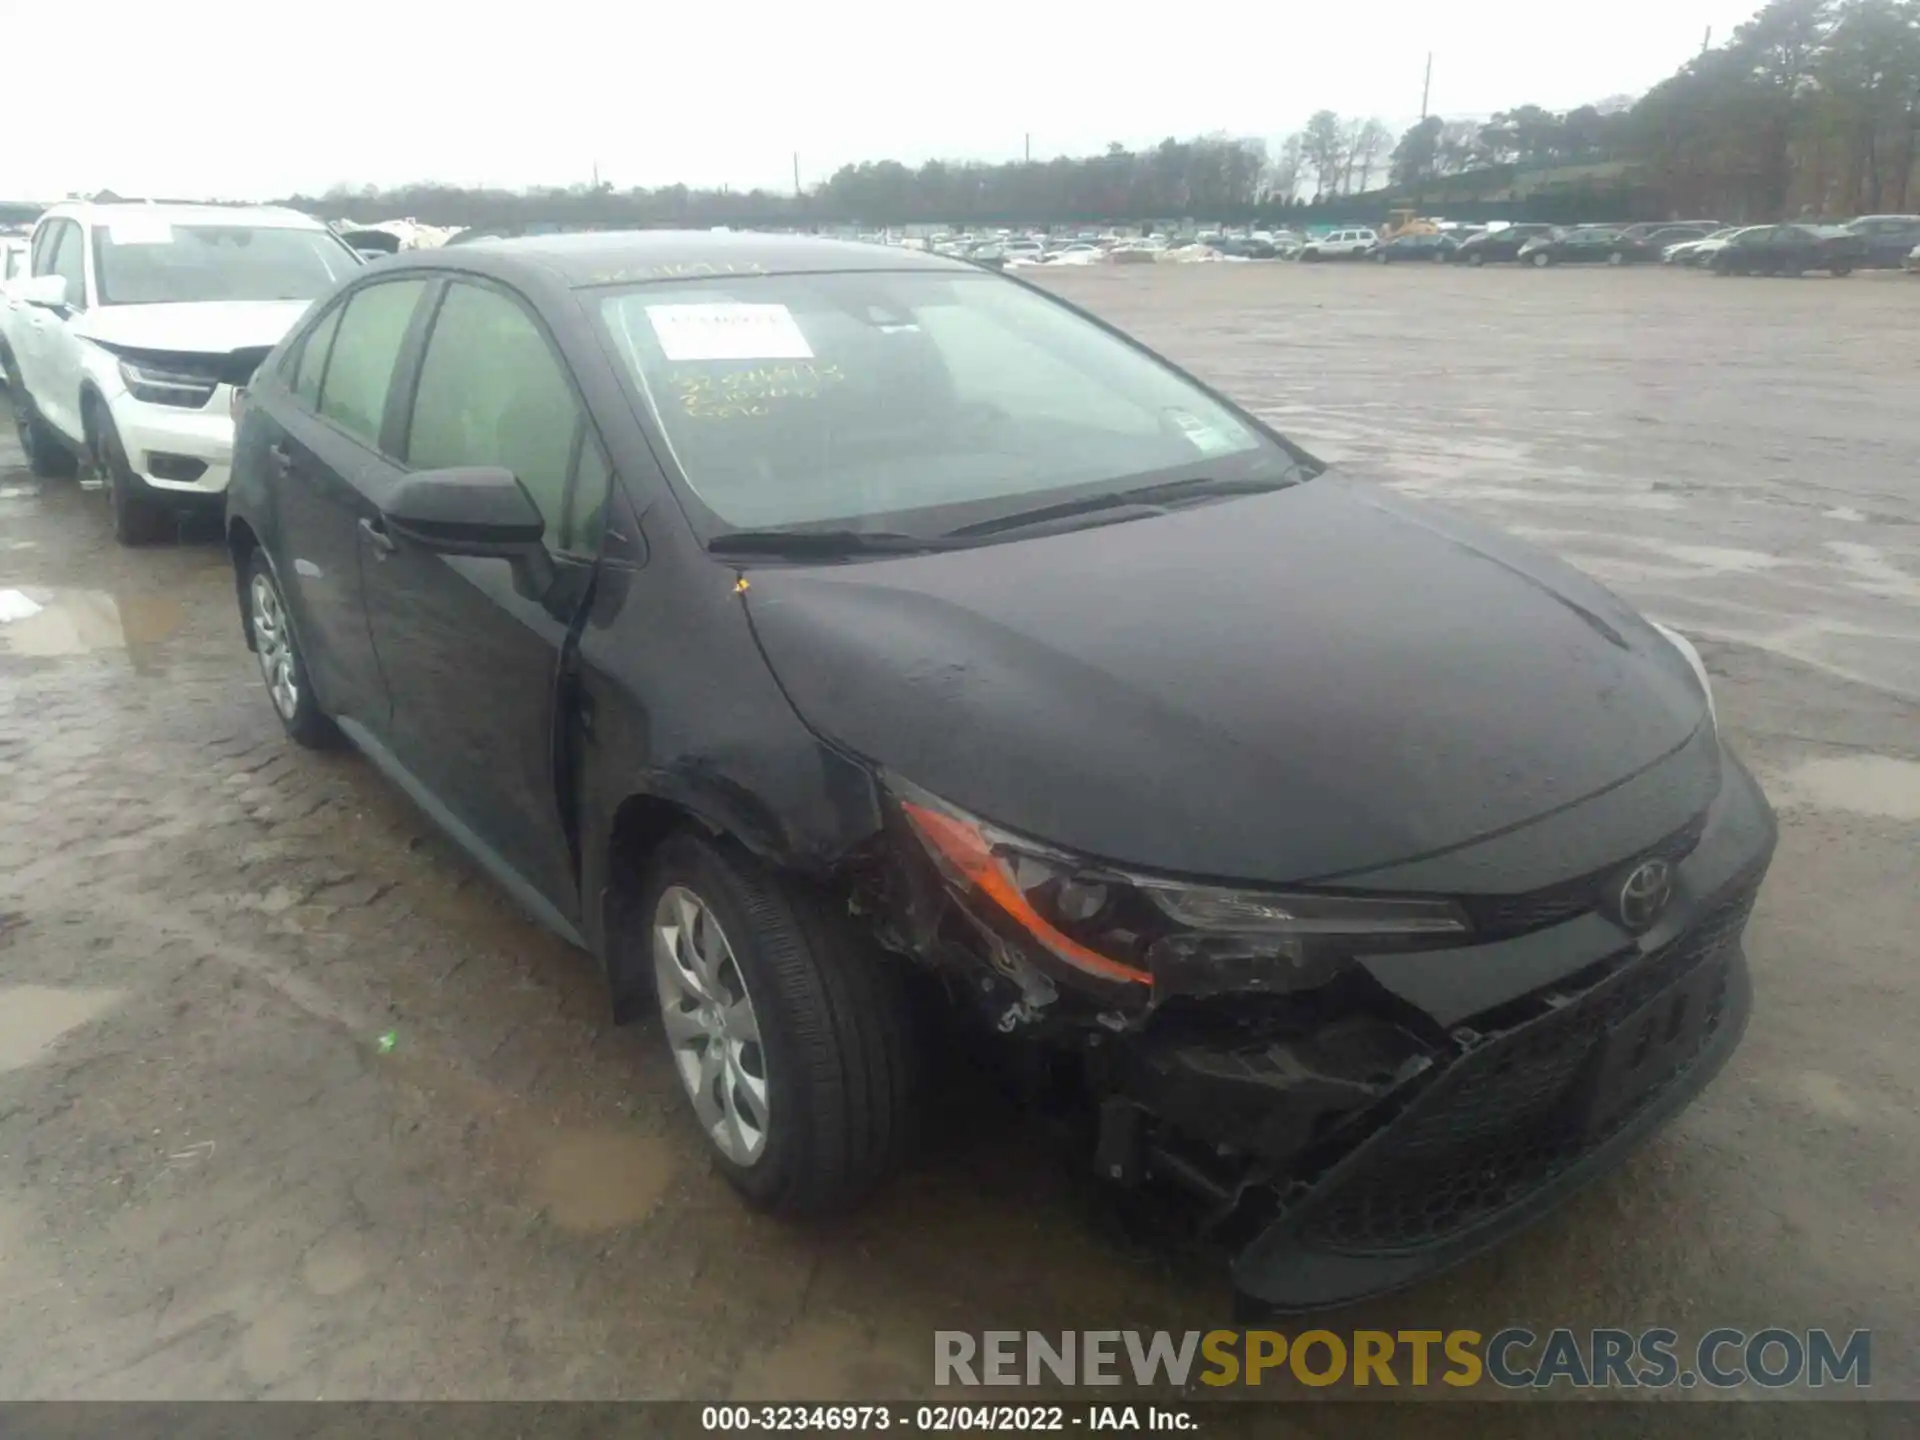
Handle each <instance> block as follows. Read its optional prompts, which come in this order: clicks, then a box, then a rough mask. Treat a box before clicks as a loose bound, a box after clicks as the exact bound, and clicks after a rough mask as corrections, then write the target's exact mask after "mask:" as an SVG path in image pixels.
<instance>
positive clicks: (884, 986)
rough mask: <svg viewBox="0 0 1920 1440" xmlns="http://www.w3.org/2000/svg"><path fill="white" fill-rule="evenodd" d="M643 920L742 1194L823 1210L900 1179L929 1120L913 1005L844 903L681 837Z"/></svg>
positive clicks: (686, 1080)
mask: <svg viewBox="0 0 1920 1440" xmlns="http://www.w3.org/2000/svg"><path fill="white" fill-rule="evenodd" d="M640 914H641V916H643V917H644V918H645V923H646V925H647V927H648V941H649V944H650V946H651V950H652V967H653V976H654V990H655V993H656V994H657V996H658V998H659V1001H660V1017H661V1028H662V1029H663V1030H664V1031H665V1033H666V1039H667V1045H668V1052H669V1054H670V1056H671V1057H672V1060H673V1067H674V1070H675V1072H676V1073H677V1074H678V1075H679V1077H680V1083H681V1087H682V1088H683V1089H684V1090H685V1091H686V1094H687V1099H688V1100H689V1102H690V1103H691V1104H692V1106H693V1112H694V1116H695V1118H696V1119H697V1120H698V1122H699V1125H700V1129H701V1131H702V1133H703V1134H704V1135H705V1136H706V1139H707V1144H708V1146H709V1147H710V1149H711V1151H712V1154H713V1160H714V1163H715V1165H716V1166H717V1167H718V1168H719V1169H720V1171H721V1173H722V1174H723V1175H725V1176H726V1178H727V1180H728V1181H729V1182H730V1183H731V1184H732V1185H733V1186H734V1188H735V1189H737V1190H739V1191H740V1193H741V1194H742V1195H744V1196H745V1197H746V1198H747V1199H748V1200H749V1201H751V1202H752V1203H754V1204H755V1205H757V1206H760V1207H762V1208H764V1209H768V1210H773V1211H778V1212H783V1213H788V1214H813V1213H818V1212H822V1211H826V1210H832V1209H836V1208H839V1207H842V1206H845V1205H846V1204H848V1203H850V1202H852V1201H854V1200H857V1199H859V1198H860V1197H861V1196H862V1195H864V1194H865V1193H866V1192H867V1191H868V1190H869V1189H871V1188H872V1187H873V1186H874V1185H876V1184H877V1183H879V1182H880V1181H881V1180H882V1179H884V1178H885V1177H886V1176H887V1175H888V1174H889V1173H890V1172H891V1171H892V1170H893V1169H894V1168H895V1166H896V1165H897V1163H898V1161H899V1159H900V1157H901V1156H902V1154H903V1153H904V1151H905V1149H906V1146H907V1142H908V1139H909V1135H910V1132H911V1128H912V1120H913V1117H914V1094H913V1086H912V1083H911V1073H912V1072H911V1067H910V1056H911V1053H912V1051H911V1047H910V1045H909V1043H908V1007H907V1003H906V997H905V994H904V992H903V989H902V986H901V984H900V980H901V976H900V974H899V972H898V969H897V967H895V966H893V965H890V964H889V963H888V962H887V961H886V960H884V959H883V958H882V957H881V956H880V955H879V954H878V953H877V952H876V951H875V950H874V948H873V946H872V944H871V943H870V942H869V941H868V940H867V939H866V937H865V936H864V935H862V934H860V933H859V932H858V931H856V930H855V929H854V928H853V927H852V925H851V924H850V923H849V922H848V921H847V919H846V916H845V913H844V907H836V906H834V905H832V904H830V903H828V901H827V899H826V897H825V896H824V895H822V894H820V893H819V892H817V891H814V890H812V889H810V888H809V887H806V886H804V885H801V884H799V883H797V882H794V881H791V880H788V879H787V878H786V877H784V876H781V875H777V874H775V873H773V872H771V871H769V870H767V869H765V868H764V867H762V866H761V865H759V864H758V863H757V862H755V861H754V860H752V859H751V858H750V857H749V856H747V855H746V854H744V853H743V852H741V851H738V850H736V849H734V848H732V847H730V846H723V845H722V844H720V843H716V842H712V841H708V840H705V839H700V838H696V837H694V836H692V835H681V836H677V837H675V838H673V839H671V840H668V841H667V842H666V843H665V844H664V845H662V846H661V848H660V850H659V852H658V853H657V855H656V856H655V859H654V863H653V865H652V867H651V871H650V874H649V876H648V879H647V883H646V887H645V891H644V894H643V898H642V905H641V909H640Z"/></svg>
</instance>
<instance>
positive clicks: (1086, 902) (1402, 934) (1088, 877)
mask: <svg viewBox="0 0 1920 1440" xmlns="http://www.w3.org/2000/svg"><path fill="white" fill-rule="evenodd" d="M886 784H887V789H888V790H889V792H890V793H891V794H892V796H893V798H894V800H895V802H896V803H897V805H898V806H899V810H900V813H901V815H902V816H903V817H904V819H905V821H906V824H907V828H908V829H909V830H911V831H912V833H913V835H914V836H915V838H916V839H918V840H919V842H920V844H921V845H922V846H923V847H924V848H925V850H926V852H927V854H928V855H929V856H930V857H931V859H932V860H933V863H934V865H935V866H936V867H937V868H938V869H939V871H940V873H941V875H942V876H943V878H944V879H945V880H946V882H947V884H948V886H949V887H950V888H951V889H952V890H953V891H954V893H955V895H956V896H957V897H958V898H959V899H960V900H961V901H962V903H963V904H964V905H965V906H966V908H967V910H968V912H969V913H970V914H971V915H973V916H974V918H975V919H976V920H979V921H980V922H982V923H983V924H986V925H988V926H989V927H991V928H992V929H993V930H995V931H996V932H997V933H999V934H1000V935H1001V936H1002V937H1004V938H1009V939H1013V940H1015V941H1018V942H1021V943H1022V944H1023V948H1024V950H1025V952H1026V953H1027V955H1028V956H1030V957H1031V958H1032V959H1033V960H1035V961H1036V962H1037V963H1038V964H1039V965H1041V966H1042V967H1043V968H1045V969H1046V970H1047V971H1049V972H1050V973H1051V974H1053V975H1055V976H1057V977H1058V978H1060V979H1062V980H1065V981H1068V982H1070V983H1071V982H1075V981H1078V982H1083V983H1084V982H1092V984H1093V985H1094V987H1095V988H1097V989H1099V990H1101V991H1102V992H1103V993H1104V994H1108V995H1112V994H1114V993H1116V992H1118V993H1120V994H1122V995H1124V996H1126V997H1128V998H1132V999H1134V1000H1144V999H1146V998H1148V997H1149V996H1153V995H1156V994H1157V995H1165V994H1170V993H1187V994H1203V993H1208V992H1213V991H1227V990H1240V991H1246V990H1252V991H1268V992H1276V991H1279V992H1284V991H1295V990H1306V989H1313V988H1316V987H1318V986H1320V985H1323V984H1325V983H1326V982H1327V981H1329V980H1331V979H1332V978H1333V977H1334V976H1335V975H1336V974H1338V973H1339V972H1340V971H1341V970H1343V969H1345V968H1346V966H1347V965H1348V964H1349V963H1350V962H1351V961H1352V959H1353V958H1354V956H1356V955H1359V954H1367V953H1378V952H1381V951H1395V950H1410V949H1424V948H1432V947H1435V946H1444V945H1451V944H1458V943H1460V942H1461V940H1463V939H1464V938H1465V937H1466V935H1467V933H1468V925H1467V920H1466V917H1465V915H1464V914H1463V913H1462V912H1461V910H1460V909H1459V907H1458V906H1456V905H1454V904H1453V903H1452V902H1451V901H1448V900H1444V899H1434V898H1429V897H1421V896H1372V895H1354V894H1338V893H1334V892H1331V891H1327V892H1308V891H1281V890H1239V889H1233V888H1229V887H1223V886H1214V885H1196V884H1188V883H1186V882H1184V881H1180V880H1174V879H1168V878H1163V877H1157V876H1147V875H1139V874H1133V873H1129V872H1126V871H1121V870H1117V869H1114V868H1112V867H1109V866H1104V865H1101V864H1099V863H1098V862H1094V861H1087V860H1082V859H1080V858H1078V857H1076V856H1073V855H1069V854H1067V853H1066V852H1064V851H1061V850H1058V849H1055V848H1053V847H1051V846H1048V845H1045V844H1042V843H1040V842H1038V841H1034V840H1029V839H1027V838H1025V837H1024V836H1019V835H1015V834H1012V833H1010V832H1008V831H1005V830H1002V829H1000V828H998V827H997V826H994V825H990V824H988V823H987V822H986V821H983V820H980V819H978V818H977V817H975V816H973V815H969V814H968V813H967V812H966V811H964V810H961V809H960V808H959V807H957V806H955V805H951V804H949V803H948V802H946V801H944V800H941V799H940V798H938V797H937V796H934V795H930V794H928V793H927V792H926V791H924V790H921V789H919V788H918V787H916V786H914V785H912V784H910V783H908V782H906V781H904V780H901V779H899V778H898V777H894V776H889V777H888V778H887V781H886Z"/></svg>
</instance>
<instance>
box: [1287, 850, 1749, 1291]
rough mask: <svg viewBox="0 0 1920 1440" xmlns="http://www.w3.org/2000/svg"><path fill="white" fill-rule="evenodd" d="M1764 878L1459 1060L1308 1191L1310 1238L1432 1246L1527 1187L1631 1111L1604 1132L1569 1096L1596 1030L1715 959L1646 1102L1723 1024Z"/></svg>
mask: <svg viewBox="0 0 1920 1440" xmlns="http://www.w3.org/2000/svg"><path fill="white" fill-rule="evenodd" d="M1758 885H1759V882H1758V878H1757V877H1754V878H1749V879H1747V880H1744V881H1742V882H1740V883H1739V884H1737V885H1736V886H1734V887H1733V888H1731V889H1730V890H1729V891H1728V892H1727V894H1726V895H1725V896H1724V897H1723V898H1722V899H1720V900H1719V901H1718V902H1717V903H1716V904H1715V905H1714V906H1713V908H1712V909H1711V910H1709V911H1708V912H1707V913H1706V914H1705V915H1704V916H1703V917H1702V918H1701V920H1700V922H1699V923H1698V924H1697V925H1696V926H1695V927H1694V928H1693V929H1691V930H1689V931H1688V932H1687V933H1686V934H1684V935H1682V936H1680V937H1679V938H1678V939H1676V940H1674V941H1673V942H1672V943H1671V944H1669V945H1667V946H1665V947H1664V948H1663V949H1661V950H1658V951H1655V952H1654V953H1653V954H1651V955H1649V956H1646V957H1645V958H1644V959H1641V960H1639V961H1638V962H1636V963H1633V964H1630V965H1627V966H1625V967H1624V968H1622V969H1619V970H1616V971H1615V972H1613V973H1612V974H1611V975H1608V976H1607V977H1606V978H1604V979H1602V980H1600V981H1599V982H1598V983H1596V984H1593V985H1592V986H1590V987H1589V988H1587V989H1586V990H1584V991H1582V992H1580V993H1578V994H1576V995H1571V996H1548V997H1545V999H1544V1000H1543V1002H1542V1003H1543V1004H1545V1005H1546V1006H1547V1007H1548V1008H1547V1009H1546V1010H1545V1012H1544V1013H1542V1014H1540V1015H1538V1016H1537V1017H1536V1018H1535V1019H1533V1020H1531V1021H1529V1022H1526V1023H1524V1024H1522V1025H1520V1026H1519V1027H1517V1028H1516V1029H1514V1030H1512V1031H1510V1032H1508V1033H1507V1034H1505V1035H1503V1036H1501V1037H1499V1038H1497V1039H1495V1040H1493V1041H1490V1042H1488V1043H1486V1044H1484V1045H1483V1046H1481V1047H1480V1048H1479V1049H1477V1050H1474V1051H1471V1052H1470V1053H1469V1054H1467V1055H1466V1056H1465V1057H1464V1058H1462V1059H1461V1060H1459V1061H1458V1062H1456V1063H1455V1064H1454V1065H1453V1066H1452V1068H1451V1069H1449V1070H1447V1071H1446V1072H1445V1073H1444V1074H1442V1075H1441V1076H1440V1077H1439V1078H1438V1079H1436V1080H1435V1081H1434V1082H1433V1084H1432V1085H1431V1086H1430V1087H1429V1088H1428V1089H1427V1090H1426V1091H1425V1092H1424V1093H1423V1094H1421V1095H1420V1096H1419V1097H1418V1098H1417V1099H1415V1100H1414V1102H1413V1104H1412V1105H1411V1106H1410V1108H1409V1109H1408V1110H1407V1111H1406V1113H1405V1114H1403V1115H1401V1116H1400V1117H1399V1119H1398V1120H1396V1121H1394V1122H1392V1125H1391V1128H1390V1130H1389V1131H1388V1133H1387V1135H1386V1136H1385V1137H1384V1138H1383V1139H1382V1140H1381V1141H1380V1142H1379V1144H1378V1146H1377V1147H1376V1149H1375V1150H1374V1152H1373V1153H1372V1155H1370V1156H1369V1158H1368V1159H1367V1161H1366V1162H1365V1164H1364V1165H1363V1166H1362V1167H1361V1168H1360V1169H1359V1170H1358V1171H1356V1173H1355V1174H1354V1175H1352V1176H1350V1177H1348V1178H1347V1179H1345V1180H1343V1181H1340V1182H1337V1188H1336V1189H1334V1190H1333V1191H1332V1192H1331V1193H1330V1194H1327V1195H1324V1196H1316V1197H1314V1198H1313V1199H1312V1200H1311V1201H1310V1202H1309V1203H1310V1206H1311V1208H1310V1210H1309V1211H1308V1212H1307V1213H1306V1214H1305V1216H1304V1219H1303V1224H1302V1227H1301V1236H1302V1238H1303V1240H1305V1241H1306V1242H1307V1243H1309V1244H1311V1245H1314V1246H1318V1247H1320V1248H1324V1249H1330V1250H1340V1251H1345V1252H1348V1253H1361V1254H1364V1253H1369V1252H1390V1251H1400V1250H1408V1249H1418V1248H1421V1247H1423V1246H1426V1245H1431V1244H1434V1243H1436V1242H1438V1241H1441V1240H1444V1239H1446V1238H1447V1237H1448V1236H1450V1235H1453V1234H1455V1233H1458V1232H1460V1231H1463V1230H1466V1229H1469V1228H1471V1227H1472V1226H1474V1225H1476V1224H1478V1223H1479V1222H1480V1221H1482V1220H1485V1219H1488V1218H1489V1217H1491V1216H1493V1215H1496V1214H1498V1213H1499V1212H1500V1211H1502V1210H1504V1209H1506V1208H1507V1207H1508V1206H1510V1205H1512V1204H1514V1203H1515V1202H1517V1201H1519V1200H1521V1199H1523V1198H1525V1197H1526V1196H1527V1195H1528V1194H1530V1193H1531V1192H1532V1191H1534V1190H1537V1189H1538V1188H1539V1187H1540V1186H1542V1185H1544V1184H1546V1183H1547V1182H1548V1181H1550V1180H1551V1179H1552V1178H1553V1177H1554V1176H1555V1175H1557V1174H1559V1173H1560V1172H1561V1171H1562V1170H1564V1169H1566V1168H1567V1167H1568V1166H1569V1165H1571V1164H1572V1163H1573V1162H1574V1161H1576V1160H1578V1159H1579V1157H1580V1156H1581V1155H1582V1154H1584V1153H1585V1152H1586V1151H1587V1150H1589V1149H1591V1148H1592V1147H1593V1146H1594V1145H1596V1144H1598V1143H1600V1142H1601V1141H1603V1140H1604V1139H1606V1138H1607V1135H1608V1134H1611V1133H1613V1132H1614V1131H1616V1130H1617V1129H1618V1128H1619V1127H1620V1126H1621V1125H1624V1124H1625V1123H1627V1121H1629V1120H1630V1119H1631V1118H1632V1116H1633V1114H1635V1113H1638V1112H1637V1110H1634V1111H1628V1112H1625V1113H1622V1114H1620V1115H1617V1116H1615V1117H1614V1118H1613V1121H1612V1122H1611V1125H1610V1127H1609V1128H1608V1129H1607V1130H1606V1131H1604V1132H1603V1133H1593V1132H1590V1131H1589V1132H1584V1133H1583V1132H1582V1131H1580V1130H1578V1129H1576V1128H1575V1126H1574V1116H1573V1115H1572V1113H1571V1107H1572V1102H1573V1100H1574V1098H1575V1094H1576V1092H1577V1090H1578V1088H1579V1086H1580V1083H1581V1081H1582V1080H1583V1079H1584V1077H1585V1072H1586V1070H1587V1067H1588V1064H1589V1062H1590V1061H1592V1060H1593V1059H1594V1057H1595V1054H1596V1051H1597V1047H1598V1045H1599V1043H1600V1040H1601V1039H1602V1037H1603V1036H1604V1035H1605V1034H1606V1032H1607V1031H1608V1029H1609V1028H1610V1027H1612V1026H1613V1025H1614V1024H1616V1023H1617V1022H1618V1021H1620V1020H1622V1019H1624V1018H1626V1017H1627V1016H1629V1015H1631V1014H1632V1013H1633V1012H1634V1011H1636V1010H1638V1009H1639V1008H1640V1007H1641V1006H1642V1005H1644V1004H1646V1003H1647V1002H1648V1001H1650V1000H1652V999H1653V998H1654V997H1655V996H1657V995H1658V994H1659V993H1660V992H1661V991H1662V990H1664V989H1666V988H1667V987H1668V986H1669V985H1672V984H1673V983H1675V982H1676V981H1678V980H1680V979H1681V978H1683V977H1685V976H1687V975H1688V974H1690V973H1693V972H1695V971H1696V970H1698V969H1699V968H1700V967H1702V966H1712V967H1718V968H1719V970H1720V972H1721V979H1720V982H1719V983H1717V984H1714V985H1713V986H1712V988H1711V990H1710V992H1709V1006H1708V1019H1707V1022H1706V1024H1705V1026H1704V1028H1703V1029H1702V1031H1701V1033H1700V1039H1699V1046H1698V1048H1696V1049H1695V1050H1694V1052H1693V1053H1692V1054H1691V1055H1688V1056H1685V1057H1683V1058H1682V1060H1681V1062H1680V1063H1679V1065H1678V1066H1677V1067H1676V1069H1675V1070H1674V1072H1673V1073H1672V1074H1671V1075H1670V1076H1669V1077H1668V1078H1667V1079H1666V1080H1665V1082H1664V1083H1662V1084H1659V1085H1656V1086H1655V1087H1654V1088H1653V1089H1652V1090H1650V1091H1648V1092H1647V1093H1646V1094H1645V1095H1643V1096H1642V1097H1641V1099H1640V1106H1641V1107H1644V1106H1645V1105H1646V1104H1647V1103H1649V1102H1651V1101H1652V1100H1653V1099H1654V1098H1655V1097H1656V1096H1657V1095H1659V1094H1660V1093H1662V1092H1663V1091H1665V1090H1666V1089H1668V1088H1669V1087H1671V1085H1672V1084H1673V1083H1674V1082H1675V1081H1676V1080H1677V1079H1679V1078H1680V1076H1682V1075H1684V1074H1685V1073H1686V1071H1687V1070H1688V1069H1690V1068H1691V1067H1692V1065H1693V1064H1694V1062H1695V1061H1696V1060H1697V1058H1698V1056H1699V1054H1700V1052H1701V1051H1702V1050H1704V1049H1705V1048H1707V1046H1708V1045H1709V1044H1710V1043H1711V1042H1712V1039H1713V1037H1714V1035H1715V1034H1716V1033H1717V1032H1718V1029H1719V1026H1720V1022H1721V1019H1722V1011H1723V1008H1724V1004H1725V996H1726V990H1725V981H1724V975H1725V969H1726V966H1727V965H1728V964H1729V963H1730V960H1731V955H1730V952H1729V948H1728V947H1729V944H1730V942H1732V941H1733V940H1734V939H1735V938H1737V937H1738V935H1739V933H1740V930H1741V927H1742V926H1744V925H1745V923H1746V919H1747V915H1748V912H1749V911H1750V910H1751V909H1752V908H1753V901H1754V896H1755V894H1756V893H1757V891H1758Z"/></svg>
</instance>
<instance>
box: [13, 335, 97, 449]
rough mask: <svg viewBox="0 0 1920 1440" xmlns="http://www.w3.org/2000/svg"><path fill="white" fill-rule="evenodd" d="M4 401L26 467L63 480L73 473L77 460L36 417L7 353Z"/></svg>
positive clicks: (48, 426) (63, 443) (18, 372)
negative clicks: (18, 440)
mask: <svg viewBox="0 0 1920 1440" xmlns="http://www.w3.org/2000/svg"><path fill="white" fill-rule="evenodd" d="M6 371H7V403H8V404H9V405H11V406H12V407H13V424H14V429H15V430H16V431H17V432H18V433H19V436H20V450H21V453H22V454H24V455H25V456H26V457H27V470H28V472H29V473H30V474H33V475H35V476H38V477H39V478H40V479H42V480H64V479H67V478H69V477H70V476H73V475H77V474H78V473H79V471H80V462H79V460H78V459H77V458H76V457H75V455H74V453H73V451H71V450H69V449H68V448H67V445H66V442H65V441H64V440H62V439H61V438H60V437H59V436H58V435H56V434H55V433H54V430H53V427H52V426H51V425H49V424H47V422H46V421H44V420H42V419H41V418H40V412H39V411H38V410H36V409H35V408H34V405H33V397H32V396H30V395H28V394H27V387H26V385H25V384H24V383H22V381H21V379H20V371H19V369H18V367H17V366H16V365H15V364H14V361H13V357H12V356H11V355H9V356H7V359H6Z"/></svg>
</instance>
